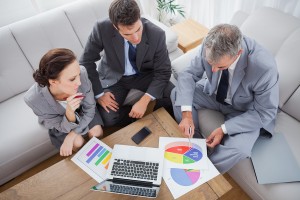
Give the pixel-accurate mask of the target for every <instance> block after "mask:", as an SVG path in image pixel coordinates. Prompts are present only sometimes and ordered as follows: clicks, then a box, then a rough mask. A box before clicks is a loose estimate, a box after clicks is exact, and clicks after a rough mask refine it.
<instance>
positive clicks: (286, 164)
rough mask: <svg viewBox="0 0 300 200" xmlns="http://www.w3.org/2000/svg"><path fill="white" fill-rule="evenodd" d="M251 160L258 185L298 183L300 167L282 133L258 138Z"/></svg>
mask: <svg viewBox="0 0 300 200" xmlns="http://www.w3.org/2000/svg"><path fill="white" fill-rule="evenodd" d="M251 160H252V164H253V167H254V172H255V175H256V179H257V182H258V183H259V184H270V183H288V182H295V181H300V166H299V164H298V163H297V160H296V158H295V157H294V155H293V153H292V151H291V149H290V147H289V145H288V143H287V141H286V139H285V137H284V135H283V134H282V133H275V134H274V135H273V137H272V138H266V137H261V136H260V137H259V138H258V140H257V141H256V143H255V145H254V147H253V150H252V156H251Z"/></svg>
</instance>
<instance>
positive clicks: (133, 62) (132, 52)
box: [127, 41, 139, 74]
mask: <svg viewBox="0 0 300 200" xmlns="http://www.w3.org/2000/svg"><path fill="white" fill-rule="evenodd" d="M127 42H128V44H129V49H128V57H129V61H130V64H131V66H132V67H133V69H134V71H135V72H136V73H137V74H138V73H139V70H138V68H137V67H136V49H135V47H134V46H133V45H132V44H131V43H130V42H129V41H127Z"/></svg>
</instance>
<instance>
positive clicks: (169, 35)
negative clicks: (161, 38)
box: [143, 15, 178, 53]
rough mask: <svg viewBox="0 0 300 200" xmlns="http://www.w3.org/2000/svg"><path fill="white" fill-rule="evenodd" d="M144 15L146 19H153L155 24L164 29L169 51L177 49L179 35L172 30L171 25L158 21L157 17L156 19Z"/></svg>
mask: <svg viewBox="0 0 300 200" xmlns="http://www.w3.org/2000/svg"><path fill="white" fill-rule="evenodd" d="M143 17H145V18H146V19H148V20H149V21H151V22H152V23H153V24H155V25H156V26H158V27H159V28H161V29H162V30H164V31H165V34H166V44H167V49H168V52H169V53H171V52H173V51H176V50H177V49H178V40H177V38H178V36H177V34H176V33H175V32H174V31H172V30H171V29H170V28H169V27H167V26H166V25H164V24H163V23H161V22H159V21H157V20H156V19H154V18H152V17H149V16H147V15H144V16H143Z"/></svg>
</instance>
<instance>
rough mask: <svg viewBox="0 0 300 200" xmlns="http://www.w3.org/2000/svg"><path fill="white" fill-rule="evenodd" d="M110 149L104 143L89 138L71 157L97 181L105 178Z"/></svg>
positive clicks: (110, 153) (94, 138)
mask: <svg viewBox="0 0 300 200" xmlns="http://www.w3.org/2000/svg"><path fill="white" fill-rule="evenodd" d="M111 155H112V149H111V148H110V147H109V146H107V145H106V144H105V143H103V142H102V141H100V140H99V139H97V138H96V137H93V138H91V139H90V140H89V141H88V142H87V143H86V144H85V145H84V146H83V147H82V148H81V149H80V151H78V152H77V153H76V154H75V155H74V156H73V158H72V159H71V160H72V161H73V162H74V163H75V164H76V165H78V166H79V167H80V168H81V169H82V170H84V171H85V172H86V173H87V174H89V175H90V176H91V177H92V178H93V179H95V180H96V181H97V182H98V183H100V182H102V181H103V180H104V179H105V176H106V172H107V169H108V164H109V160H110V158H111Z"/></svg>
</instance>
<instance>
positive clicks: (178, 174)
mask: <svg viewBox="0 0 300 200" xmlns="http://www.w3.org/2000/svg"><path fill="white" fill-rule="evenodd" d="M171 177H172V179H173V180H174V181H175V182H176V183H177V184H178V185H181V186H190V185H193V184H194V183H196V182H197V181H198V179H199V178H200V170H195V169H177V168H171Z"/></svg>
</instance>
